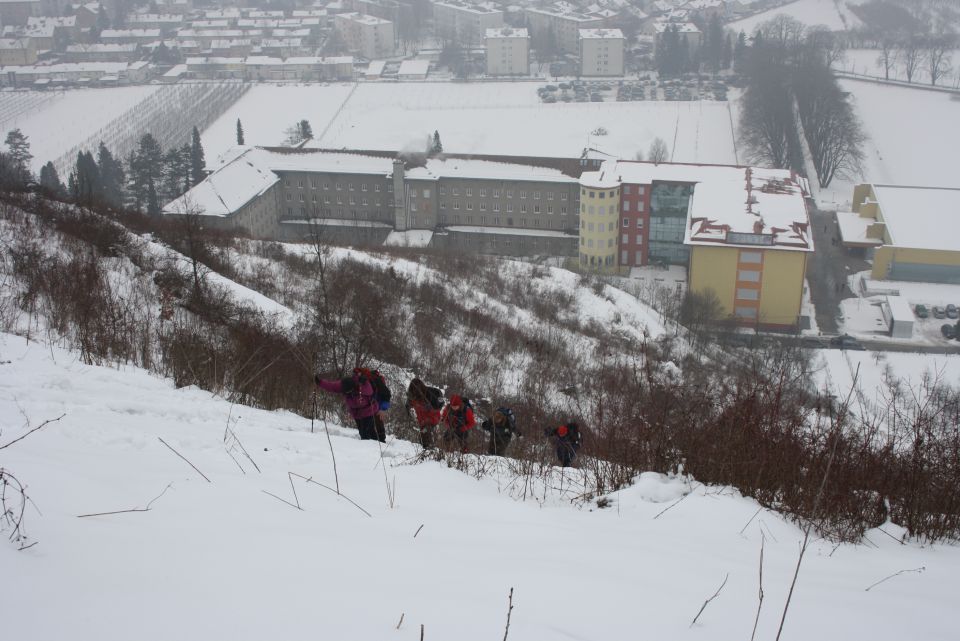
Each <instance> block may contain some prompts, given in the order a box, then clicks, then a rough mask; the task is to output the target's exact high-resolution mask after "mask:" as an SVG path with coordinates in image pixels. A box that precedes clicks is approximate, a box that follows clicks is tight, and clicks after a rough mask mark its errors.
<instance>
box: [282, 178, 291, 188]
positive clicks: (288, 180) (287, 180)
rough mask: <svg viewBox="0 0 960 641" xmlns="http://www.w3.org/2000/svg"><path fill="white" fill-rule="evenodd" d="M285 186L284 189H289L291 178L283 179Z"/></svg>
mask: <svg viewBox="0 0 960 641" xmlns="http://www.w3.org/2000/svg"><path fill="white" fill-rule="evenodd" d="M283 186H284V187H289V186H290V179H289V178H284V179H283Z"/></svg>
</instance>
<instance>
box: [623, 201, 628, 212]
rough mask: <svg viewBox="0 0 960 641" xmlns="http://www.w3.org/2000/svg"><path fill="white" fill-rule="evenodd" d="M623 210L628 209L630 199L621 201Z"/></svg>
mask: <svg viewBox="0 0 960 641" xmlns="http://www.w3.org/2000/svg"><path fill="white" fill-rule="evenodd" d="M623 211H630V201H629V200H625V201H623Z"/></svg>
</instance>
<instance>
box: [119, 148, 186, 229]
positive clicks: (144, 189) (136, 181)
mask: <svg viewBox="0 0 960 641" xmlns="http://www.w3.org/2000/svg"><path fill="white" fill-rule="evenodd" d="M191 160H192V154H191ZM162 176H163V150H162V149H161V148H160V143H158V142H157V140H156V138H154V137H153V136H152V135H151V134H144V135H143V136H142V137H141V138H140V143H139V145H138V146H137V149H136V150H135V151H134V152H133V153H132V154H131V155H130V191H131V193H132V194H133V199H134V203H135V205H136V208H137V211H143V207H144V205H147V204H149V196H150V192H151V191H152V192H153V195H154V198H156V196H157V194H156V189H157V187H156V186H157V184H159V183H160V182H161V180H162Z"/></svg>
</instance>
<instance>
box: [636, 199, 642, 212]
mask: <svg viewBox="0 0 960 641" xmlns="http://www.w3.org/2000/svg"><path fill="white" fill-rule="evenodd" d="M637 211H639V212H642V211H643V201H642V200H641V201H638V202H637Z"/></svg>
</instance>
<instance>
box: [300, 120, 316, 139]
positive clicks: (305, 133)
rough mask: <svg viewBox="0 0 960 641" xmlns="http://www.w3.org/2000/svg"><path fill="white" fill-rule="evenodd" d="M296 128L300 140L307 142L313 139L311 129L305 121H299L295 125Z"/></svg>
mask: <svg viewBox="0 0 960 641" xmlns="http://www.w3.org/2000/svg"><path fill="white" fill-rule="evenodd" d="M297 128H298V129H299V130H300V139H301V140H309V139H310V138H313V129H312V128H311V127H310V122H309V121H307V120H301V121H300V122H299V123H297Z"/></svg>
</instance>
